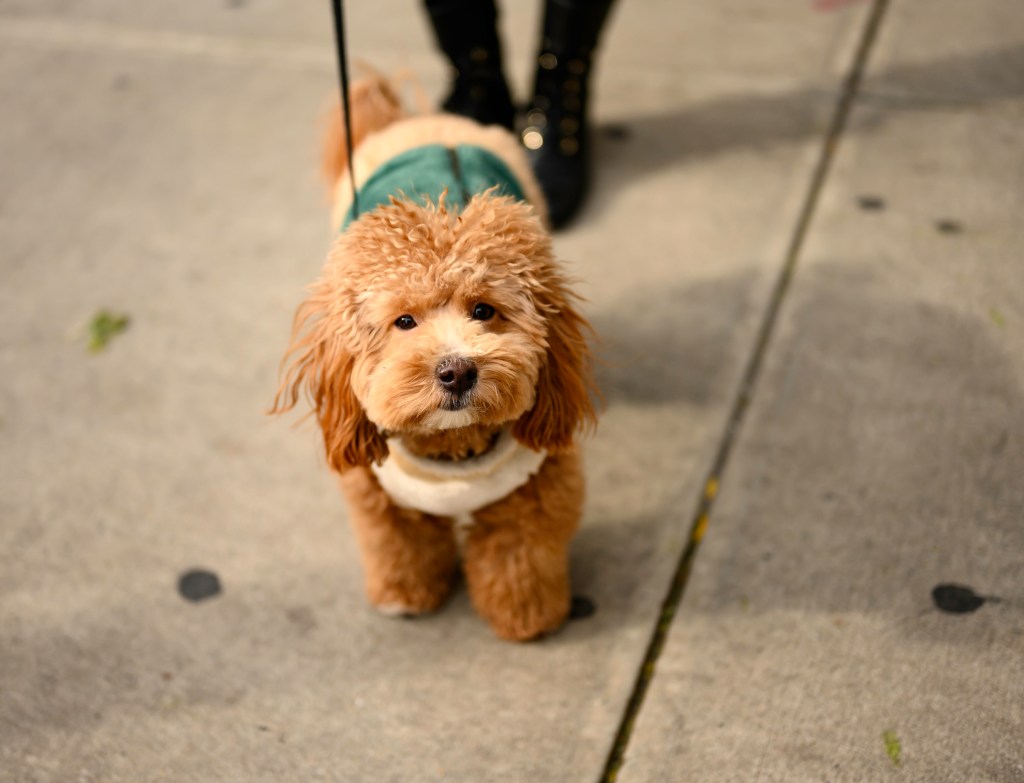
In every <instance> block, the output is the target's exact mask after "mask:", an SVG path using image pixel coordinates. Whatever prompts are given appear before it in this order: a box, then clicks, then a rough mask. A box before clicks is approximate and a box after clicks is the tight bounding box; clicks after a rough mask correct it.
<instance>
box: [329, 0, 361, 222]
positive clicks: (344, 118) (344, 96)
mask: <svg viewBox="0 0 1024 783" xmlns="http://www.w3.org/2000/svg"><path fill="white" fill-rule="evenodd" d="M331 7H332V8H333V9H334V41H335V43H336V45H337V49H338V73H339V75H340V76H341V122H342V125H343V126H344V128H345V154H346V155H347V156H348V178H349V181H350V182H351V183H352V219H353V220H354V219H355V218H357V217H359V195H358V194H357V193H356V174H355V171H354V170H353V168H352V121H351V119H350V115H351V112H350V111H349V98H348V57H346V55H345V19H344V14H343V13H342V9H341V0H331Z"/></svg>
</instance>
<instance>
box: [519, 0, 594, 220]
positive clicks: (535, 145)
mask: <svg viewBox="0 0 1024 783" xmlns="http://www.w3.org/2000/svg"><path fill="white" fill-rule="evenodd" d="M611 6H612V0H589V1H588V0H547V2H546V3H545V5H544V27H543V29H542V32H541V48H540V56H539V57H538V63H537V64H538V68H537V80H536V84H535V87H534V98H533V101H532V103H531V104H530V107H529V109H528V110H527V113H526V127H525V128H524V130H523V132H522V139H523V145H524V146H525V147H526V149H527V150H528V151H529V155H530V160H531V163H532V164H533V170H534V172H535V173H536V175H537V179H539V180H540V184H541V187H542V188H543V189H544V195H545V196H546V197H547V201H548V210H549V212H550V215H551V223H552V225H553V226H554V227H555V228H559V227H561V226H564V225H565V224H566V223H568V222H569V221H570V220H571V219H572V218H573V216H574V215H575V214H576V212H577V211H578V210H579V207H580V205H581V204H582V203H583V198H584V196H585V195H586V193H587V187H588V185H589V183H590V143H589V135H590V127H589V125H588V124H587V94H588V91H589V90H588V82H589V79H590V72H591V65H592V60H593V55H594V49H595V48H596V46H597V40H598V37H599V36H600V34H601V28H602V27H603V26H604V22H605V20H606V19H607V18H608V10H609V9H610V8H611Z"/></svg>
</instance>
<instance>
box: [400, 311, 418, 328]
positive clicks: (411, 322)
mask: <svg viewBox="0 0 1024 783" xmlns="http://www.w3.org/2000/svg"><path fill="white" fill-rule="evenodd" d="M395 326H397V327H398V328H399V329H402V330H403V331H408V330H410V329H415V328H416V319H415V318H413V317H412V316H411V315H408V314H407V315H400V316H398V318H396V319H395Z"/></svg>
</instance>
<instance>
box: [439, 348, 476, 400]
mask: <svg viewBox="0 0 1024 783" xmlns="http://www.w3.org/2000/svg"><path fill="white" fill-rule="evenodd" d="M437 380H438V381H439V382H440V384H441V386H442V388H443V389H444V390H445V391H448V392H451V393H452V394H456V395H462V394H465V393H466V392H468V391H469V390H470V389H472V388H473V386H475V385H476V365H475V364H473V362H471V361H470V360H469V359H463V358H461V357H460V358H458V359H445V360H444V361H443V362H441V363H440V364H439V365H437Z"/></svg>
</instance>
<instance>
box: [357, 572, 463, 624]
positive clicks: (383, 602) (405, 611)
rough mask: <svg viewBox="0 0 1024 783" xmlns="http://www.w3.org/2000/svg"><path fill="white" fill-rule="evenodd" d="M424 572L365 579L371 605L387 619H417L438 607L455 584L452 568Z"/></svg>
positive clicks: (375, 576) (378, 575)
mask: <svg viewBox="0 0 1024 783" xmlns="http://www.w3.org/2000/svg"><path fill="white" fill-rule="evenodd" d="M446 571H447V569H427V573H393V574H388V575H386V576H385V575H380V574H377V575H374V577H372V578H368V579H367V583H366V596H367V598H368V599H369V601H370V604H371V605H372V606H373V607H374V609H376V610H377V611H378V612H380V613H381V614H383V615H387V616H389V617H416V616H417V615H421V614H429V613H430V612H434V611H436V610H437V609H439V608H440V607H441V605H442V604H443V603H444V602H445V600H446V599H447V598H448V596H449V594H450V593H451V590H452V584H453V582H454V577H455V574H454V569H452V570H451V571H450V572H447V573H446Z"/></svg>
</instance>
